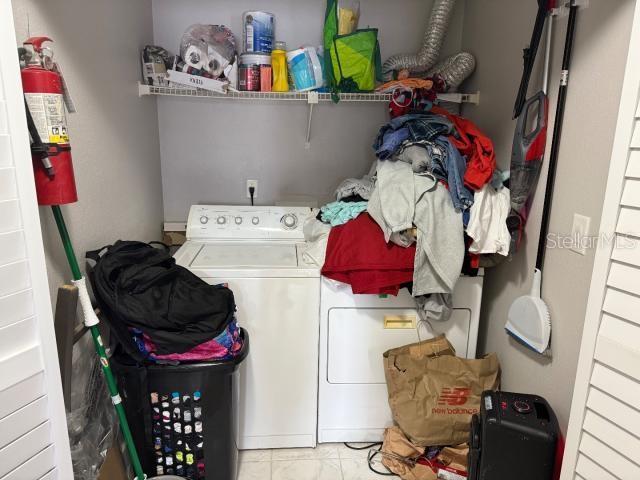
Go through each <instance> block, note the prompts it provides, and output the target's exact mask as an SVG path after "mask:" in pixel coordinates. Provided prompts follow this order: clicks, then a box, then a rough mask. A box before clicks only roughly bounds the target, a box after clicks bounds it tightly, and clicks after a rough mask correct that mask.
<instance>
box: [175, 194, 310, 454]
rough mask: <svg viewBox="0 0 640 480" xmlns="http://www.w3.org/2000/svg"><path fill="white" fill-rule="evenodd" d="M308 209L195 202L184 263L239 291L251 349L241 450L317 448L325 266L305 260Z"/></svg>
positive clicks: (243, 384)
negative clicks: (322, 280)
mask: <svg viewBox="0 0 640 480" xmlns="http://www.w3.org/2000/svg"><path fill="white" fill-rule="evenodd" d="M309 215H311V209H309V208H302V207H300V208H294V207H237V206H235V207H234V206H210V205H195V206H192V207H191V210H190V212H189V219H188V222H187V241H186V243H185V244H184V245H183V246H182V247H181V248H180V249H179V250H178V251H177V252H176V254H175V259H176V261H177V263H178V264H180V265H182V266H184V267H186V268H188V269H189V270H191V271H192V272H193V273H195V274H196V275H198V276H199V277H201V278H202V279H204V280H205V281H206V282H208V283H211V284H219V283H226V284H228V285H229V288H230V289H231V290H232V291H233V293H234V296H235V301H236V305H237V318H238V323H239V325H240V326H241V327H243V328H245V329H246V330H247V331H248V332H249V338H250V339H251V347H250V352H249V356H248V358H247V359H246V360H245V361H244V362H243V363H242V366H241V371H240V382H239V392H238V393H239V417H240V420H239V425H238V432H237V433H238V447H239V448H240V449H262V448H284V447H314V446H315V445H316V435H317V413H318V405H317V398H318V332H319V308H320V268H319V266H318V265H315V264H309V263H305V261H304V260H303V258H302V247H303V245H304V235H303V233H302V225H303V224H304V221H305V220H306V218H307V217H308V216H309Z"/></svg>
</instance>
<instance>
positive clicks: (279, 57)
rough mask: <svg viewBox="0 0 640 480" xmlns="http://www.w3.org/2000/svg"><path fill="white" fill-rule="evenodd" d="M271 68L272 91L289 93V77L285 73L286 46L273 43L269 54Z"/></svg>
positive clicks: (283, 43) (282, 43) (281, 43)
mask: <svg viewBox="0 0 640 480" xmlns="http://www.w3.org/2000/svg"><path fill="white" fill-rule="evenodd" d="M271 68H272V72H273V91H274V92H288V91H289V75H288V73H287V44H286V43H285V42H275V48H274V49H273V51H272V52H271Z"/></svg>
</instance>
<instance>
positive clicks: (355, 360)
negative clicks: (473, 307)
mask: <svg viewBox="0 0 640 480" xmlns="http://www.w3.org/2000/svg"><path fill="white" fill-rule="evenodd" d="M470 322H471V312H470V311H469V310H467V309H454V310H453V313H452V315H451V318H450V319H449V320H448V321H446V322H431V324H432V326H433V328H434V329H435V330H436V331H432V330H431V329H430V327H429V325H428V324H425V323H420V321H419V317H418V313H417V312H416V310H415V309H412V308H332V309H330V310H329V331H328V337H327V343H328V345H327V350H328V362H327V379H328V381H329V383H334V384H376V383H378V384H384V383H385V378H384V369H383V366H382V354H383V353H384V352H386V351H387V350H389V349H391V348H396V347H401V346H403V345H407V344H409V343H415V342H419V341H420V340H427V339H429V338H432V337H434V336H435V335H439V334H441V333H444V334H445V335H446V336H447V339H448V340H449V341H450V342H451V344H452V345H453V347H454V348H455V349H456V353H457V355H458V356H461V357H465V356H466V355H467V349H468V340H469V327H470Z"/></svg>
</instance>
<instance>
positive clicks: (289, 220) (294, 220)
mask: <svg viewBox="0 0 640 480" xmlns="http://www.w3.org/2000/svg"><path fill="white" fill-rule="evenodd" d="M280 221H281V222H282V224H283V225H284V227H285V228H287V229H290V230H293V229H294V228H296V226H297V225H298V217H296V215H295V214H294V213H287V214H286V215H284V216H283V217H282V219H281V220H280Z"/></svg>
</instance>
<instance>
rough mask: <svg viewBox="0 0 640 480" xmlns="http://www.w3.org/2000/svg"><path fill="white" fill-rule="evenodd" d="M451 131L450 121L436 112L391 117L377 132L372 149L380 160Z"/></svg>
mask: <svg viewBox="0 0 640 480" xmlns="http://www.w3.org/2000/svg"><path fill="white" fill-rule="evenodd" d="M452 131H453V124H452V123H451V121H450V120H449V119H448V118H446V117H443V116H442V115H436V114H431V113H429V114H417V113H412V114H408V115H402V116H401V117H396V118H394V119H392V120H391V121H390V122H389V123H387V124H386V125H385V126H383V127H382V128H381V129H380V131H379V132H378V136H377V137H376V141H375V142H374V144H373V149H374V150H375V152H376V156H377V157H378V158H379V159H380V160H387V159H389V158H391V157H392V156H393V155H395V154H396V153H399V152H400V151H401V150H402V149H404V148H406V147H407V146H409V145H412V144H422V145H424V143H425V142H429V141H432V140H434V139H435V138H436V137H438V136H440V135H445V134H448V133H451V132H452Z"/></svg>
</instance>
